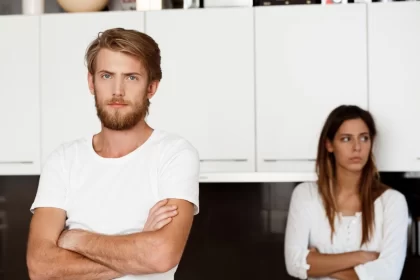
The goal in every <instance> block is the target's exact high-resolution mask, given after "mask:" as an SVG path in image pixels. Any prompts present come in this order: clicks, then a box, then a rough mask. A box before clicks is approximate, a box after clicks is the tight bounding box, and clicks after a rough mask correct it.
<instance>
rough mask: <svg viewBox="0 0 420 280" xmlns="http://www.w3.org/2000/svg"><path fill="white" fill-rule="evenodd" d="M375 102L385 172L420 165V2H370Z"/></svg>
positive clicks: (379, 158) (379, 153)
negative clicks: (371, 3)
mask: <svg viewBox="0 0 420 280" xmlns="http://www.w3.org/2000/svg"><path fill="white" fill-rule="evenodd" d="M368 19H369V79H370V82H369V86H370V88H369V100H370V102H369V107H370V110H371V112H372V114H373V115H374V117H375V119H376V120H377V126H378V139H377V146H376V148H377V153H376V158H377V164H378V168H379V170H380V171H419V170H420V129H419V128H420V76H419V73H420V72H419V66H420V33H419V28H420V3H416V2H413V3H411V2H400V3H388V4H383V3H381V4H380V3H378V4H373V5H370V6H369V16H368Z"/></svg>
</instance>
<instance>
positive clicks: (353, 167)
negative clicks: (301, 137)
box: [326, 119, 372, 172]
mask: <svg viewBox="0 0 420 280" xmlns="http://www.w3.org/2000/svg"><path fill="white" fill-rule="evenodd" d="M326 146H327V150H328V151H329V152H330V153H334V157H335V161H336V165H337V166H336V167H340V168H343V169H345V170H348V171H352V172H360V171H362V169H363V167H364V166H365V164H366V162H367V160H368V159H369V155H370V151H371V148H372V141H371V139H370V133H369V129H368V127H367V126H366V124H365V122H364V121H363V120H362V119H354V120H347V121H345V122H343V124H342V125H341V126H340V128H339V129H338V131H337V133H336V134H335V137H334V139H333V141H332V142H331V141H327V144H326Z"/></svg>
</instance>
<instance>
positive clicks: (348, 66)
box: [255, 5, 367, 172]
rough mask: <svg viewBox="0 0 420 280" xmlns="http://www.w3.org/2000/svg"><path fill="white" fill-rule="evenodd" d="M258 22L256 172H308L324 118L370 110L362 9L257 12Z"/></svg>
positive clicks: (306, 8)
mask: <svg viewBox="0 0 420 280" xmlns="http://www.w3.org/2000/svg"><path fill="white" fill-rule="evenodd" d="M255 16H256V18H255V38H256V39H255V40H256V41H255V44H256V98H257V100H256V108H257V114H256V115H257V169H258V171H269V172H271V171H309V172H312V171H314V170H315V158H316V153H317V145H318V138H319V134H320V132H321V129H322V126H323V124H324V122H325V120H326V118H327V116H328V114H329V113H330V112H331V111H332V110H333V109H334V108H335V107H336V106H339V105H341V104H354V105H358V106H360V107H362V108H364V109H366V108H367V45H366V36H367V34H366V6H365V5H342V6H341V5H340V6H338V5H334V6H322V5H308V6H297V5H296V6H287V7H285V6H282V7H270V8H266V7H261V8H256V11H255Z"/></svg>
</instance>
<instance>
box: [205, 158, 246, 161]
mask: <svg viewBox="0 0 420 280" xmlns="http://www.w3.org/2000/svg"><path fill="white" fill-rule="evenodd" d="M246 161H248V160H247V159H245V158H232V159H200V162H246Z"/></svg>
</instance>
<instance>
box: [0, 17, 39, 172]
mask: <svg viewBox="0 0 420 280" xmlns="http://www.w3.org/2000/svg"><path fill="white" fill-rule="evenodd" d="M0 34H1V42H2V43H1V44H0V65H1V66H0V83H1V91H0V96H1V100H2V104H3V106H2V108H1V110H0V119H1V120H2V121H1V122H0V130H1V136H0V175H20V174H21V175H24V174H28V175H29V174H39V171H40V169H39V168H40V125H39V124H40V117H39V114H40V111H39V17H23V16H4V17H0Z"/></svg>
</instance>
